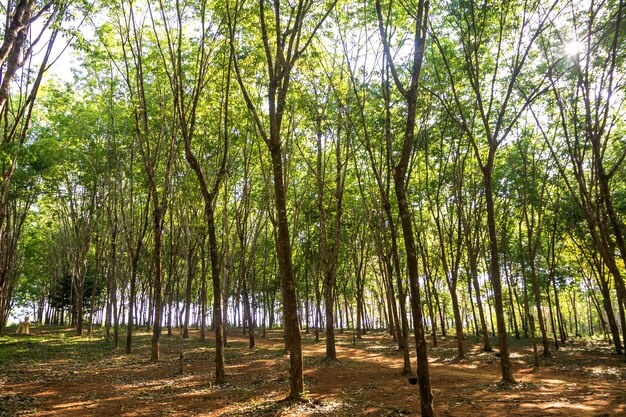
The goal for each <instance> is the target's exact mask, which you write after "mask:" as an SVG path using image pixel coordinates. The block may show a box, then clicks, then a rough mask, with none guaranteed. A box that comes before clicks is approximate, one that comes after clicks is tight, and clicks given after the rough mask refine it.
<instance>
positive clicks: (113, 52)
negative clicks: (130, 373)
mask: <svg viewBox="0 0 626 417" xmlns="http://www.w3.org/2000/svg"><path fill="white" fill-rule="evenodd" d="M20 4H21V3H20ZM52 4H55V3H52ZM100 6H101V9H102V12H100V13H98V14H93V13H91V14H86V16H85V19H86V21H87V22H89V24H90V25H91V27H93V36H92V37H90V38H89V37H86V38H84V37H80V38H79V42H77V43H76V48H77V53H78V54H80V56H81V61H82V66H81V68H80V69H79V70H77V71H76V73H75V79H74V82H73V83H72V84H67V85H65V84H62V83H59V82H54V81H50V82H49V83H47V84H46V85H45V88H44V89H43V96H42V97H41V99H40V100H39V101H38V106H37V107H36V109H35V110H36V111H35V112H34V121H33V126H32V127H31V128H30V130H28V128H29V126H28V123H26V124H25V125H23V127H22V129H23V130H22V131H23V132H24V133H23V138H22V139H21V140H20V141H18V143H20V146H18V147H17V149H16V151H15V153H14V156H13V159H9V160H7V161H8V162H7V164H9V165H7V166H9V167H10V166H13V167H14V168H13V169H11V173H10V174H8V175H5V180H4V182H3V183H2V185H3V187H5V188H6V190H7V191H6V195H7V197H6V198H5V199H3V200H2V201H4V202H5V203H3V207H4V208H3V210H4V212H7V213H8V212H11V213H20V216H21V221H20V222H15V221H14V220H11V222H9V221H8V220H7V221H6V222H5V223H2V225H3V228H2V229H1V231H2V232H3V234H2V236H4V235H5V234H7V233H9V236H10V238H11V239H13V243H12V245H13V246H12V247H13V249H12V250H11V251H10V253H9V250H8V249H7V250H5V248H10V246H9V245H5V240H3V241H2V245H1V247H2V251H3V256H4V253H5V252H7V255H6V256H5V258H6V259H8V260H9V261H8V262H9V263H7V262H6V261H3V262H4V263H3V265H10V267H4V266H3V268H5V269H6V273H5V272H4V271H5V269H3V270H2V271H3V275H2V281H0V284H1V285H0V289H2V291H0V307H1V308H0V311H1V312H2V316H0V326H2V325H3V324H4V322H5V321H6V319H7V316H8V312H9V311H10V309H11V306H12V305H13V304H14V303H15V302H16V301H17V302H19V301H24V300H27V301H28V302H30V303H33V305H34V307H35V310H36V311H37V316H38V321H46V322H49V323H64V322H68V323H70V324H72V325H75V326H76V327H77V330H78V333H79V334H83V332H84V329H83V326H84V324H85V323H87V326H88V328H87V333H88V334H91V332H92V329H93V326H94V324H103V325H104V326H105V328H106V338H107V340H112V343H113V344H114V346H116V347H117V346H118V344H119V340H118V339H119V331H120V324H121V323H125V324H126V325H127V327H126V328H127V339H126V351H127V352H128V353H130V352H131V350H132V332H133V329H134V327H136V326H137V325H144V326H147V327H148V328H149V329H152V331H153V338H152V354H151V358H152V360H158V359H159V339H160V337H161V327H162V326H163V325H165V326H167V327H168V330H169V332H170V334H171V332H172V326H176V325H179V326H181V327H182V328H183V330H182V331H183V332H184V334H185V335H188V330H189V328H190V326H192V325H193V323H196V325H197V326H198V327H199V328H200V337H201V339H202V340H205V338H206V337H207V329H208V328H209V327H210V328H211V329H212V330H213V331H214V334H215V343H216V374H215V378H216V381H217V382H223V381H225V380H226V378H227V375H226V373H225V363H224V347H225V345H226V340H227V332H226V329H227V326H228V324H229V323H241V324H242V326H243V327H244V330H245V331H246V332H247V334H248V335H249V338H250V347H254V343H255V342H254V338H255V332H254V330H255V328H257V327H259V326H262V327H263V329H265V328H266V326H267V327H272V326H273V325H274V324H280V325H282V326H284V329H285V348H286V349H287V350H288V351H289V353H290V381H291V388H290V394H289V397H290V398H292V399H298V398H300V397H301V396H302V395H304V384H303V367H302V363H303V360H302V348H301V328H306V331H309V327H311V328H312V329H314V330H315V332H316V336H317V338H318V339H319V330H320V328H324V330H325V331H324V333H325V343H326V357H327V359H329V360H336V359H337V354H336V350H335V339H334V335H335V331H336V328H337V327H338V325H339V327H341V328H342V329H343V328H344V327H348V328H353V329H354V331H355V332H356V337H360V336H361V335H362V334H363V333H364V332H365V331H367V329H368V328H371V327H374V326H384V327H387V328H388V329H389V331H390V335H391V336H392V337H393V338H394V339H395V340H396V341H397V343H398V347H399V348H400V349H401V350H402V352H403V358H404V359H403V360H404V367H403V369H404V372H405V373H410V372H411V361H410V356H411V355H410V349H409V345H410V343H409V334H410V333H411V331H412V332H413V335H414V343H415V347H416V354H417V373H418V379H419V383H420V394H421V402H422V413H423V415H433V414H434V411H433V405H432V394H431V389H430V378H429V374H428V360H427V359H428V358H427V356H428V353H427V343H426V334H427V332H428V333H429V334H430V337H432V344H433V345H436V344H437V336H438V334H444V335H445V334H446V333H447V332H448V331H449V329H448V327H450V328H451V327H454V333H455V336H456V340H457V347H458V357H459V358H462V357H463V356H464V354H465V353H464V346H463V344H462V340H463V337H464V334H467V333H469V332H474V333H476V335H477V336H480V337H481V340H482V343H483V348H484V350H487V351H489V350H491V349H492V346H491V341H490V339H489V332H490V331H491V332H492V333H495V332H497V335H498V339H497V340H498V341H497V344H498V346H499V351H500V360H501V369H502V377H503V380H504V381H505V382H514V377H513V373H512V369H511V364H510V359H509V352H508V344H507V341H508V338H509V337H510V335H511V334H513V335H514V336H515V337H517V338H519V337H521V336H522V335H523V336H524V337H530V338H532V339H533V344H534V346H535V350H534V351H535V356H534V361H535V364H536V365H538V364H539V362H540V361H539V353H541V354H543V355H549V354H550V350H551V348H552V346H551V344H552V342H551V340H550V339H551V338H552V337H553V338H554V346H555V348H557V349H558V346H559V343H564V342H565V341H566V340H567V338H568V337H569V336H580V335H589V336H590V335H593V334H594V333H596V332H598V333H603V334H604V335H605V337H607V338H608V339H609V340H610V341H611V343H612V344H613V346H614V348H615V351H616V353H618V354H621V353H622V352H623V344H622V338H623V337H624V335H625V334H626V332H625V331H624V330H625V328H624V326H626V319H625V317H624V302H625V300H626V289H625V287H624V279H623V274H624V262H625V261H626V247H625V243H624V231H625V229H624V222H623V216H624V213H626V199H625V198H624V196H625V195H626V194H624V191H625V186H624V184H626V182H625V181H626V178H624V172H625V171H624V170H623V169H622V165H623V161H624V158H625V157H626V146H624V141H623V140H622V137H623V135H624V121H623V120H624V117H623V116H624V108H623V98H624V54H625V52H624V49H623V47H621V45H622V43H623V41H624V36H625V33H626V29H625V27H624V26H625V24H624V22H623V20H624V14H625V13H626V11H625V5H624V2H623V1H608V0H607V1H603V2H599V3H596V2H588V3H584V4H582V3H580V2H577V1H573V0H554V1H553V2H551V3H549V4H546V3H545V2H539V1H528V2H523V3H519V2H514V1H501V2H497V3H495V4H492V2H475V1H439V2H432V3H431V2H428V1H416V2H398V4H395V3H383V2H381V1H380V0H376V1H373V2H362V3H354V2H343V1H338V0H334V1H313V0H301V1H294V2H281V1H278V0H277V1H273V2H263V1H259V2H242V1H215V2H209V1H179V2H176V3H175V4H166V3H165V2H158V3H153V2H147V3H143V2H126V1H118V2H110V3H103V4H101V5H100ZM49 7H52V6H49ZM11 10H13V9H11ZM47 10H51V9H47ZM7 16H11V19H13V20H15V19H18V14H17V11H15V12H12V11H11V12H10V13H7ZM11 19H9V18H8V19H7V22H10V21H12V20H11ZM10 27H11V26H10V25H9V24H7V25H6V29H5V31H6V32H7V33H9V30H10ZM55 33H56V32H55ZM0 55H1V54H0ZM5 67H6V68H8V66H4V67H3V68H5ZM44 67H45V64H44ZM3 71H4V70H3ZM3 74H4V73H3ZM24 77H26V78H24V79H28V76H27V75H24ZM12 78H13V79H15V78H16V77H12ZM4 79H5V80H6V79H7V78H6V77H5V78H4ZM38 80H40V77H39V78H38ZM11 91H13V90H11ZM15 91H16V94H17V95H16V96H15V97H19V91H17V90H15ZM33 98H34V97H33ZM12 100H14V101H18V99H17V98H13V96H12ZM33 101H34V100H31V102H30V103H31V104H29V105H30V106H31V107H30V108H32V102H33ZM30 108H29V109H30ZM3 109H4V107H3ZM3 111H4V110H3ZM30 111H31V110H28V114H29V115H30ZM6 112H7V114H10V115H12V114H14V112H13V109H12V108H11V107H8V110H6ZM11 117H13V116H11ZM11 117H5V118H3V122H2V123H3V127H4V131H5V132H6V131H9V130H10V126H11V124H10V123H11V122H10V121H11V120H12V119H11ZM27 131H29V133H28V135H26V132H27ZM5 142H6V143H9V144H10V143H12V142H11V140H9V141H5ZM13 142H15V140H14V139H13ZM7 149H8V148H7ZM18 157H19V158H20V159H19V160H18ZM18 161H19V162H18ZM11 164H12V165H11ZM3 172H7V173H8V171H3ZM5 188H3V189H5ZM9 196H10V197H9ZM5 218H8V217H6V216H5ZM11 218H12V219H15V218H20V217H19V216H18V217H16V216H15V214H13V215H12V217H11ZM3 221H4V220H3ZM5 224H6V226H4V225H5ZM9 231H10V232H9ZM3 239H4V237H3ZM7 239H8V238H7ZM3 259H4V258H3ZM279 290H280V296H278V295H277V293H278V291H279ZM211 299H212V302H209V300H211ZM0 329H1V328H0ZM620 332H621V334H620ZM536 337H537V338H538V339H539V341H540V343H541V345H542V348H543V350H542V351H541V352H539V350H538V349H537V344H536V343H534V341H535V338H536Z"/></svg>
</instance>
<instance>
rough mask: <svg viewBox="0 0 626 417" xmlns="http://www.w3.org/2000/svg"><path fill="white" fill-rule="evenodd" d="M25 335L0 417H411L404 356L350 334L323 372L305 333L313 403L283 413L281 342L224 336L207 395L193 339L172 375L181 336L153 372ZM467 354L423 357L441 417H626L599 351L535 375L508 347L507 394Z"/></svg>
mask: <svg viewBox="0 0 626 417" xmlns="http://www.w3.org/2000/svg"><path fill="white" fill-rule="evenodd" d="M32 330H33V331H32V334H31V335H30V336H17V335H13V334H9V335H6V336H1V337H0V416H30V415H37V416H81V417H82V416H181V417H182V416H224V417H231V416H401V415H419V394H418V390H417V386H415V385H409V384H408V382H407V378H406V377H405V376H401V375H400V370H401V368H402V355H401V353H400V352H398V350H397V348H396V346H395V345H394V343H393V341H392V340H391V338H390V337H389V335H388V334H386V333H382V332H372V333H369V334H367V335H365V336H364V338H363V340H356V344H354V342H355V340H354V335H353V334H352V333H351V332H349V333H348V332H346V333H343V334H337V354H338V358H339V360H338V362H335V363H328V362H326V361H324V360H323V357H324V352H325V345H324V341H323V340H322V341H320V342H318V343H316V342H315V338H314V335H313V334H312V333H310V334H305V333H303V337H304V340H303V350H304V354H305V360H304V369H305V372H304V374H305V383H306V389H307V391H308V398H309V400H308V401H306V402H303V403H298V404H290V403H287V402H284V401H281V399H283V398H284V397H285V396H286V394H287V392H288V382H289V381H288V358H287V355H286V354H285V352H284V351H283V349H282V347H283V342H282V337H281V333H280V332H279V331H271V332H268V333H267V337H265V338H263V337H259V335H257V348H256V349H254V350H251V349H248V347H247V346H248V344H247V338H244V337H243V336H242V335H241V330H240V329H229V339H228V347H227V349H226V372H227V380H228V382H227V383H226V384H222V385H215V384H214V383H213V379H214V357H213V346H214V345H213V343H212V340H209V341H208V342H206V343H201V342H200V341H199V340H198V332H197V331H193V332H191V338H190V339H188V340H185V341H184V352H185V356H184V358H185V359H184V373H183V374H180V373H179V372H178V371H179V352H180V338H179V337H177V333H175V335H174V337H168V336H167V335H166V334H164V335H163V337H162V339H161V340H162V344H161V354H162V359H161V360H160V361H159V362H158V363H156V364H153V363H150V361H149V356H150V335H149V334H148V333H145V332H137V333H136V337H135V339H134V343H135V344H134V351H133V353H132V354H131V355H126V354H124V349H123V348H120V349H111V347H110V346H109V345H107V344H106V343H105V342H104V340H103V339H102V338H101V336H102V334H101V333H100V332H99V333H98V334H97V336H99V337H94V338H92V339H88V338H86V337H84V338H81V337H77V336H75V335H74V334H75V331H74V330H73V329H66V328H58V327H57V328H51V327H35V328H33V329H32ZM11 331H12V329H11V328H9V329H7V333H9V332H11ZM122 339H123V338H122V337H120V344H123V342H124V340H125V339H124V340H122ZM464 345H465V348H466V351H467V359H465V360H462V361H458V360H455V354H456V347H455V346H456V343H455V341H454V339H453V338H450V337H448V338H444V339H443V340H440V343H439V346H438V347H432V346H430V347H429V360H430V375H431V381H432V388H433V393H434V398H435V410H436V412H437V415H438V416H470V415H472V416H474V415H475V416H525V417H528V416H593V417H600V416H603V417H604V416H626V364H624V362H623V357H621V356H617V355H615V354H613V353H612V352H611V350H610V347H609V346H607V344H606V343H603V342H600V341H589V340H576V341H571V342H568V343H567V344H566V345H565V346H563V347H561V350H559V351H558V352H555V353H554V355H553V356H552V357H551V358H545V359H544V358H542V364H541V367H539V368H537V369H533V367H532V366H531V364H532V349H531V344H530V342H529V341H527V340H520V341H518V340H513V341H512V346H511V358H512V361H513V364H514V373H515V378H516V379H517V381H518V384H517V385H514V386H502V385H501V384H499V383H498V380H499V379H500V371H499V358H497V357H496V356H495V354H494V353H485V352H482V351H481V349H480V348H481V345H480V343H478V342H477V341H476V339H475V337H468V338H467V340H466V341H465V342H464ZM411 354H412V356H414V349H411ZM413 366H415V362H413ZM413 371H414V372H415V368H414V370H413Z"/></svg>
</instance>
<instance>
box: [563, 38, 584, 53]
mask: <svg viewBox="0 0 626 417" xmlns="http://www.w3.org/2000/svg"><path fill="white" fill-rule="evenodd" d="M581 49H582V48H581V44H580V42H578V41H576V40H573V41H569V42H568V43H566V44H565V47H564V50H565V55H567V56H572V57H573V56H576V55H578V53H579V52H580V51H581Z"/></svg>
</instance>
